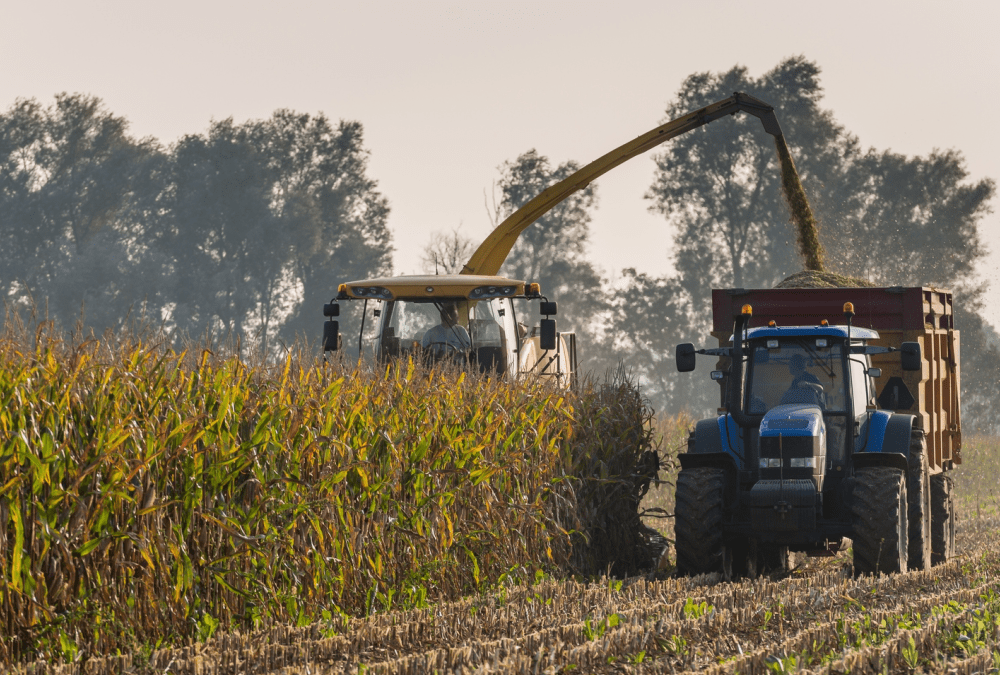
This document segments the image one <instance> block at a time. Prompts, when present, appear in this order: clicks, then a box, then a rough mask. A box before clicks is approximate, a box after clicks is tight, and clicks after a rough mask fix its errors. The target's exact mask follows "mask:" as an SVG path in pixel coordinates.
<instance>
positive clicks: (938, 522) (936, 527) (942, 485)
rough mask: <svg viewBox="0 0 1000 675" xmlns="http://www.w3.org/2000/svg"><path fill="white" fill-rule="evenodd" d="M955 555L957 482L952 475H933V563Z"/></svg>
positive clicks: (946, 560)
mask: <svg viewBox="0 0 1000 675" xmlns="http://www.w3.org/2000/svg"><path fill="white" fill-rule="evenodd" d="M954 557H955V483H954V482H953V481H952V479H951V476H948V475H947V474H943V473H939V474H936V475H934V476H931V564H932V565H941V564H944V563H946V562H948V561H949V560H951V559H952V558H954Z"/></svg>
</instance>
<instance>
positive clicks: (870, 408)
mask: <svg viewBox="0 0 1000 675" xmlns="http://www.w3.org/2000/svg"><path fill="white" fill-rule="evenodd" d="M761 293H763V292H761ZM843 312H844V318H845V322H844V323H843V324H841V325H830V324H829V323H828V322H826V321H823V322H821V324H820V325H816V326H779V325H777V323H776V322H775V321H773V320H768V318H767V317H764V320H765V321H767V324H766V325H761V326H757V327H754V328H748V325H749V322H750V320H751V317H752V315H753V309H752V307H751V306H750V305H744V306H743V308H742V311H741V312H740V314H739V315H738V316H736V317H735V320H734V324H733V331H732V336H731V346H724V347H719V348H709V349H696V348H695V347H694V345H692V344H682V345H678V347H677V352H676V356H677V368H678V370H679V371H681V372H689V371H692V370H694V368H695V359H696V355H697V354H705V355H711V356H716V357H720V361H719V363H720V366H721V368H722V369H720V370H716V371H713V372H712V379H713V380H716V381H718V382H720V384H721V385H722V391H723V407H722V408H720V411H719V413H720V414H719V415H718V416H717V417H716V418H712V419H707V420H702V421H700V422H698V423H697V424H696V425H695V429H694V431H693V432H692V433H691V436H690V438H689V441H688V452H687V453H684V454H682V455H681V456H680V462H681V471H680V474H679V476H678V479H677V492H676V500H677V506H676V512H675V528H676V529H675V534H676V547H677V566H678V570H679V571H680V572H681V573H687V574H698V573H703V572H713V571H717V572H722V573H723V574H724V575H726V576H729V577H733V576H743V575H753V574H755V573H757V572H760V571H762V570H763V569H765V568H772V569H781V568H782V567H785V566H787V564H788V560H789V553H790V552H794V551H804V552H809V553H812V554H821V555H822V554H830V552H832V551H836V550H840V549H841V548H846V545H847V543H848V541H851V542H853V549H854V568H855V572H856V573H858V574H865V573H868V574H873V573H881V572H886V573H888V572H899V571H902V570H905V569H907V567H909V568H913V569H924V568H926V567H929V566H930V565H931V564H932V563H937V562H943V561H944V560H946V559H947V558H948V557H949V550H950V551H952V552H953V546H954V544H953V529H954V522H953V519H952V520H951V521H950V522H932V510H935V511H937V512H940V513H946V512H947V510H948V508H950V503H949V504H940V505H939V504H934V505H933V507H934V508H933V509H932V501H933V498H932V494H931V493H932V489H931V475H930V471H931V468H930V467H929V464H928V458H927V450H926V444H925V441H924V433H923V430H922V429H921V426H920V422H919V421H918V417H917V416H916V415H913V414H904V413H897V412H894V411H890V410H879V409H878V408H877V404H876V400H877V399H878V396H877V394H876V385H875V380H876V379H877V378H881V377H882V369H881V368H874V367H872V363H871V359H872V357H873V356H876V357H878V358H880V359H882V360H883V362H884V361H885V359H887V358H895V359H898V361H896V365H895V366H894V367H895V368H898V369H899V370H901V371H920V370H921V369H922V368H923V365H924V364H923V362H922V357H921V347H920V343H919V342H902V343H901V344H899V346H898V347H892V346H884V345H878V344H873V343H875V342H878V341H879V339H880V336H879V333H878V331H876V330H873V329H870V328H863V327H857V326H852V319H853V317H854V307H853V305H852V303H850V302H848V303H846V304H845V305H844V307H843ZM890 354H892V355H893V356H886V355H890ZM938 471H939V472H940V471H941V468H940V467H939V468H938ZM938 482H939V481H938ZM949 497H950V496H949ZM939 507H940V508H939ZM944 517H948V516H944ZM949 535H951V537H952V541H948V536H949ZM932 539H936V540H938V541H934V542H932ZM932 543H933V546H932Z"/></svg>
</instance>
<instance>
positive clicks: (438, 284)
mask: <svg viewBox="0 0 1000 675" xmlns="http://www.w3.org/2000/svg"><path fill="white" fill-rule="evenodd" d="M344 300H347V301H351V300H363V301H364V303H365V305H364V311H363V314H362V316H363V319H362V326H361V328H360V331H359V334H358V350H359V352H371V353H374V354H375V356H376V358H378V359H379V360H381V361H389V360H393V359H398V358H404V359H405V358H408V357H413V358H415V359H418V360H422V361H424V362H427V363H437V362H442V361H445V362H449V363H456V364H459V365H461V366H463V367H471V368H475V369H478V370H479V371H480V372H483V373H491V374H496V375H499V376H503V377H506V378H509V379H520V378H524V377H537V378H540V379H545V380H553V381H554V382H555V383H556V384H558V385H559V386H564V387H568V386H570V385H571V384H572V382H573V378H574V377H575V375H576V336H575V334H574V333H570V332H562V333H560V332H558V331H557V330H556V320H555V319H554V318H552V317H554V316H555V315H556V312H557V307H556V303H555V302H550V301H548V299H547V298H545V297H543V296H542V294H541V289H540V288H539V286H538V284H533V283H525V282H524V281H519V280H516V279H508V278H506V277H498V276H484V275H468V274H465V275H459V274H453V275H435V276H399V277H391V278H380V279H366V280H362V281H352V282H348V283H346V284H341V286H340V289H339V291H338V293H337V297H336V298H335V300H334V301H332V302H331V303H329V304H328V305H326V306H325V307H324V314H325V315H326V316H327V317H328V320H327V322H326V325H325V327H324V332H323V349H324V350H325V351H336V350H337V349H340V348H341V347H342V340H341V337H340V330H339V323H338V322H337V321H336V320H334V318H335V317H337V316H339V314H340V306H339V303H338V302H337V301H344ZM515 300H540V301H541V302H540V303H539V309H540V314H541V315H542V317H543V318H542V319H541V320H540V321H539V322H538V325H536V326H532V327H529V326H528V325H527V324H528V319H527V317H526V316H522V315H519V314H518V312H517V309H518V305H519V304H520V303H515V302H514V301H515ZM369 312H370V318H371V319H372V320H373V321H374V322H375V325H376V330H375V331H374V337H371V338H368V342H369V344H368V345H366V344H365V341H366V337H365V329H364V321H366V320H367V319H368V318H369ZM366 347H367V349H366Z"/></svg>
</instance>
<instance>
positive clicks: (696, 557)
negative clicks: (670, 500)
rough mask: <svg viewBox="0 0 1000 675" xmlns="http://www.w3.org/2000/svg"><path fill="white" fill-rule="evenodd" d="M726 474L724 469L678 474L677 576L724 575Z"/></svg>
mask: <svg viewBox="0 0 1000 675" xmlns="http://www.w3.org/2000/svg"><path fill="white" fill-rule="evenodd" d="M725 490H726V474H725V471H723V470H722V469H712V468H698V469H683V470H682V471H681V472H680V473H679V474H677V490H676V493H675V496H676V504H677V505H676V506H675V508H674V539H675V545H676V547H677V572H678V574H682V575H695V574H705V573H706V572H723V571H724V563H725V546H724V544H723V541H722V512H723V506H724V504H723V501H724V498H725Z"/></svg>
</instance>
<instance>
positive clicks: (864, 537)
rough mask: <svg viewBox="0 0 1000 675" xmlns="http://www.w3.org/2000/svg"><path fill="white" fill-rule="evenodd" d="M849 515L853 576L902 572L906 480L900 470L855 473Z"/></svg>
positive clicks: (879, 468) (906, 532)
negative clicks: (851, 533) (852, 548)
mask: <svg viewBox="0 0 1000 675" xmlns="http://www.w3.org/2000/svg"><path fill="white" fill-rule="evenodd" d="M854 479H855V487H854V496H853V498H852V500H851V515H852V521H853V524H854V537H853V539H854V574H855V576H857V575H861V574H881V573H885V574H895V573H896V572H902V571H904V570H906V559H907V551H908V548H909V547H908V542H907V539H908V538H909V537H908V535H909V527H908V526H907V506H908V503H907V500H906V476H905V475H904V474H903V471H902V470H901V469H894V468H892V467H887V466H870V467H863V468H860V469H857V470H855V472H854Z"/></svg>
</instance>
